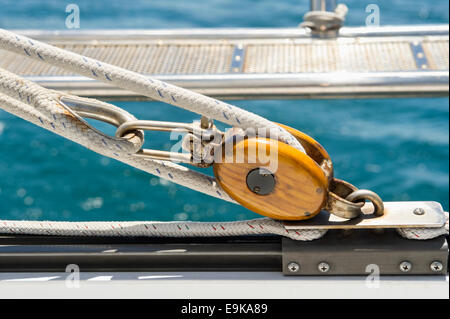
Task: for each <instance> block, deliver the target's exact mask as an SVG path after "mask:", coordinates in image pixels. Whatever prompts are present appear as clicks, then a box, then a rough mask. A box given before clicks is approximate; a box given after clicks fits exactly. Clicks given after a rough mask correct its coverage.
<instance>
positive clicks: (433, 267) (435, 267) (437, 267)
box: [430, 261, 444, 272]
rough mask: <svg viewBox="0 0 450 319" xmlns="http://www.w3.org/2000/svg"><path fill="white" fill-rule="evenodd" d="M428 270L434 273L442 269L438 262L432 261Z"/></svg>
mask: <svg viewBox="0 0 450 319" xmlns="http://www.w3.org/2000/svg"><path fill="white" fill-rule="evenodd" d="M430 268H431V270H432V271H434V272H440V271H442V269H443V268H444V266H443V265H442V263H441V262H440V261H433V262H432V263H431V265H430Z"/></svg>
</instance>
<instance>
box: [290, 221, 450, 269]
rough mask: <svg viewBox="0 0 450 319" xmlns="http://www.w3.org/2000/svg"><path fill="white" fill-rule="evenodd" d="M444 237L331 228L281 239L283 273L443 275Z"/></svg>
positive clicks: (444, 257)
mask: <svg viewBox="0 0 450 319" xmlns="http://www.w3.org/2000/svg"><path fill="white" fill-rule="evenodd" d="M447 259H448V245H447V241H446V239H445V236H440V237H438V238H434V239H430V240H408V239H404V238H402V237H400V236H399V235H398V234H397V233H396V231H395V230H393V229H386V230H376V231H368V230H344V231H339V230H332V231H329V232H328V233H327V234H326V235H325V236H324V237H323V238H321V239H320V240H314V241H311V242H302V241H295V240H291V239H288V238H283V241H282V260H283V273H284V274H285V275H316V276H317V275H366V276H367V275H369V274H371V273H372V274H375V273H378V274H380V275H441V276H442V275H445V274H446V273H447Z"/></svg>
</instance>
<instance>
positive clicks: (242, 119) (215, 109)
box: [0, 29, 305, 153]
mask: <svg viewBox="0 0 450 319" xmlns="http://www.w3.org/2000/svg"><path fill="white" fill-rule="evenodd" d="M0 48H2V49H5V50H8V51H12V52H16V53H19V54H22V55H24V56H28V57H31V58H33V59H35V60H39V61H41V62H46V63H50V64H51V65H55V66H58V67H61V68H62V69H65V70H69V71H72V72H74V73H77V74H81V75H84V76H86V77H89V78H92V79H95V80H98V81H101V82H105V83H108V84H112V85H116V86H117V87H119V88H122V89H127V90H131V91H133V92H136V93H140V94H142V95H144V96H147V97H150V98H153V99H155V100H159V101H162V102H165V103H168V104H171V105H175V106H178V107H181V108H184V109H186V110H189V111H192V112H195V113H198V114H201V115H204V116H207V117H209V118H212V119H216V120H218V121H221V122H224V123H227V124H229V125H231V126H233V127H241V128H244V129H246V128H254V129H257V128H265V129H276V130H277V131H278V132H279V135H278V138H279V139H280V140H281V141H283V142H285V143H287V144H289V145H291V146H293V147H295V148H297V149H299V150H301V151H302V152H304V153H305V150H304V148H303V146H302V145H301V144H300V143H299V142H298V141H297V139H295V138H294V137H293V136H292V135H291V134H290V133H288V132H287V131H286V130H284V129H283V128H281V127H280V126H278V125H276V124H274V123H273V122H271V121H269V120H267V119H265V118H263V117H261V116H259V115H256V114H254V113H251V112H248V111H245V110H243V109H241V108H238V107H236V106H233V105H231V104H228V103H224V102H222V101H219V100H216V99H213V98H210V97H207V96H205V95H202V94H199V93H195V92H192V91H189V90H186V89H183V88H180V87H177V86H174V85H171V84H168V83H165V82H162V81H159V80H156V79H152V78H149V77H146V76H143V75H141V74H138V73H135V72H132V71H129V70H126V69H122V68H120V67H117V66H113V65H110V64H107V63H104V62H100V61H97V60H94V59H91V58H87V57H84V56H82V55H79V54H76V53H73V52H70V51H66V50H63V49H60V48H57V47H54V46H52V45H49V44H45V43H42V42H39V41H36V40H32V39H29V38H27V37H24V36H20V35H17V34H15V33H13V32H10V31H6V30H3V29H0Z"/></svg>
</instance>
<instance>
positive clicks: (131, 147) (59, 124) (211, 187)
mask: <svg viewBox="0 0 450 319" xmlns="http://www.w3.org/2000/svg"><path fill="white" fill-rule="evenodd" d="M2 92H3V93H5V94H8V95H10V96H13V97H8V96H7V95H4V94H1V93H2ZM60 96H61V94H60V93H58V92H56V91H51V90H47V89H45V88H42V87H40V86H39V85H37V84H35V83H33V82H31V81H27V80H24V79H22V78H20V77H18V76H17V75H15V74H13V73H10V72H8V71H5V70H3V69H0V108H3V109H4V110H5V111H7V112H9V113H12V114H14V115H16V116H18V117H21V118H23V119H25V120H27V121H30V122H32V123H34V124H36V125H38V126H40V127H43V128H45V129H47V130H49V131H51V132H53V133H56V134H58V135H61V136H63V137H65V138H67V139H69V140H71V141H74V142H76V143H78V144H80V145H83V146H84V147H86V148H88V149H90V150H92V151H95V152H97V153H99V154H102V155H104V156H108V157H111V158H113V159H116V160H118V161H121V162H123V163H126V164H128V165H130V166H133V167H136V168H138V169H141V170H143V171H145V172H148V173H150V174H153V175H156V176H158V177H161V178H164V179H167V180H170V181H172V182H174V183H177V184H180V185H182V186H185V187H189V188H191V189H193V190H196V191H198V192H202V193H205V194H207V195H210V196H213V197H217V198H220V199H223V200H226V201H229V202H234V200H233V199H231V198H230V197H229V196H228V194H227V193H226V192H225V191H223V190H222V188H221V187H220V185H219V184H218V183H217V182H216V181H215V179H214V178H212V177H210V176H208V175H205V174H202V173H199V172H196V171H194V170H191V169H189V168H187V167H184V166H181V165H177V164H175V163H172V162H167V161H158V160H148V159H143V158H139V157H136V156H133V155H132V154H134V153H135V152H136V151H137V150H139V147H140V144H139V143H138V139H137V138H136V136H133V135H132V136H130V137H128V138H127V139H117V138H114V137H109V136H107V135H104V134H102V133H101V132H98V131H96V130H93V129H92V128H91V127H90V126H89V125H88V124H87V123H86V122H84V121H83V120H80V119H79V118H77V117H76V116H75V115H74V114H73V113H71V112H70V110H68V109H66V108H65V107H64V106H63V105H61V104H60V103H59V102H58V100H59V97H60ZM64 96H67V97H70V95H64ZM77 99H79V100H80V99H81V98H78V97H77ZM81 100H86V101H89V99H81ZM96 103H101V104H104V105H107V106H108V107H110V108H116V107H115V106H114V105H111V104H107V103H104V102H100V101H96ZM29 104H31V105H29ZM130 116H131V115H130Z"/></svg>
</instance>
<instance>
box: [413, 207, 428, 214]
mask: <svg viewBox="0 0 450 319" xmlns="http://www.w3.org/2000/svg"><path fill="white" fill-rule="evenodd" d="M413 213H414V214H415V215H424V214H425V210H424V209H423V208H416V209H414V211H413Z"/></svg>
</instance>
